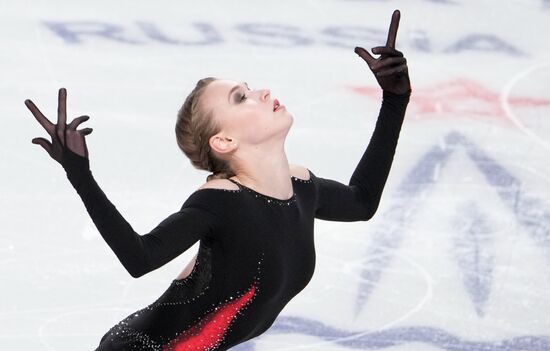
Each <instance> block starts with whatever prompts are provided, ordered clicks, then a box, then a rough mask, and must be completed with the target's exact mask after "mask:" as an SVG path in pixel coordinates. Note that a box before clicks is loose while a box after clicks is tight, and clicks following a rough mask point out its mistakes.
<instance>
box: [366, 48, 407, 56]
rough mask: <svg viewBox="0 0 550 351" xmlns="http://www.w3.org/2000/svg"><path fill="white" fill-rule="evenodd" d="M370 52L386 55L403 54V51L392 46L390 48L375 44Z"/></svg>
mask: <svg viewBox="0 0 550 351" xmlns="http://www.w3.org/2000/svg"><path fill="white" fill-rule="evenodd" d="M371 50H372V52H373V53H374V54H377V55H382V54H383V55H388V56H403V53H402V52H401V51H399V50H395V49H394V48H390V47H387V46H375V47H373V48H372V49H371Z"/></svg>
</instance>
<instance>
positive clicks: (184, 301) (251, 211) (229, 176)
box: [25, 10, 411, 350]
mask: <svg viewBox="0 0 550 351" xmlns="http://www.w3.org/2000/svg"><path fill="white" fill-rule="evenodd" d="M399 16H400V14H399V11H398V10H396V11H394V13H393V16H392V21H391V24H390V29H389V34H388V40H387V43H386V46H381V47H376V48H373V53H376V54H381V57H380V58H378V59H375V58H374V57H372V56H371V55H370V54H369V53H368V52H367V51H366V50H364V49H363V48H359V47H356V48H355V52H356V53H357V54H358V55H359V56H360V57H362V58H363V59H364V60H365V61H366V62H367V63H368V65H369V67H370V69H371V70H372V71H373V72H374V74H375V77H376V79H377V80H378V83H379V84H380V86H381V88H382V89H383V102H382V107H381V109H380V115H379V117H378V121H377V122H376V128H375V130H374V132H373V135H372V138H371V140H370V142H369V145H368V147H367V149H366V151H365V153H364V155H363V157H362V158H361V160H360V162H359V164H358V166H357V168H356V170H355V171H354V173H353V175H352V177H351V181H350V184H349V185H344V184H342V183H339V182H336V181H334V180H330V179H324V178H320V177H316V176H315V174H313V172H311V171H310V170H309V169H307V168H305V167H302V166H298V165H289V164H288V161H287V158H286V155H285V152H284V141H285V137H286V135H287V133H288V131H289V129H290V126H291V125H292V121H293V117H292V115H291V114H290V113H289V112H288V111H287V110H286V108H285V107H284V106H282V105H281V106H279V103H278V100H276V99H274V98H273V97H271V94H270V92H269V90H255V91H250V90H249V89H247V87H246V88H245V86H244V85H243V84H239V83H236V82H233V81H229V80H222V79H215V78H205V79H202V80H200V81H199V82H198V83H197V86H196V87H195V89H194V90H193V91H192V92H191V94H190V95H189V96H188V97H187V99H186V101H185V103H184V104H183V106H182V108H181V109H180V111H179V113H178V119H177V123H176V137H177V141H178V145H179V147H180V148H181V149H182V151H183V152H184V153H185V154H186V155H187V156H188V157H189V158H190V160H191V162H192V164H193V165H194V166H195V167H196V168H199V169H205V170H209V171H212V172H214V173H213V174H212V175H210V176H209V177H208V179H207V182H206V183H205V184H204V185H202V186H201V187H200V188H199V189H197V190H196V191H195V192H193V193H192V194H191V195H190V196H189V198H188V199H187V200H186V201H185V203H184V204H183V206H182V207H181V209H180V210H179V211H178V212H176V213H173V214H172V215H170V216H168V217H167V218H166V219H165V220H163V221H162V222H161V223H160V224H159V225H158V226H157V227H156V228H154V229H153V230H152V231H151V232H150V233H148V234H145V235H139V234H137V233H136V232H135V231H134V230H133V229H132V227H131V226H130V224H128V222H126V220H125V219H124V218H123V217H122V216H121V215H120V213H119V212H118V211H117V209H116V208H115V206H114V205H113V204H112V203H111V202H110V201H109V200H108V199H107V197H106V196H105V194H104V193H103V192H102V190H101V189H100V187H99V186H98V185H97V183H96V182H95V180H94V178H93V176H92V173H91V171H90V169H89V160H88V151H87V147H86V143H85V139H84V136H85V135H88V134H90V133H91V132H92V129H91V128H84V129H82V130H77V129H76V128H77V127H78V125H79V124H81V123H82V122H84V121H86V120H87V119H88V118H89V117H88V116H81V117H78V118H75V119H74V120H73V121H72V122H71V123H69V124H68V125H66V112H65V111H66V91H65V89H60V91H59V101H58V104H59V105H58V122H57V124H53V123H51V122H50V121H49V120H48V119H47V118H46V117H45V116H44V115H43V114H42V113H41V112H40V111H39V110H38V108H37V107H36V106H35V105H34V104H33V103H32V102H31V101H30V100H26V101H25V104H26V105H27V107H28V108H29V109H30V110H31V112H32V114H33V115H34V116H35V117H36V119H37V120H38V122H39V123H40V124H41V125H42V126H43V127H44V128H45V129H46V131H47V132H48V134H49V135H50V136H51V137H52V142H51V143H50V142H49V141H47V140H46V139H44V138H35V139H33V141H32V142H33V143H35V144H39V145H41V146H42V147H43V148H44V149H45V150H46V151H47V152H48V153H49V155H50V156H51V157H52V158H54V159H55V160H56V161H58V162H59V163H60V164H61V165H62V166H63V167H64V169H65V171H66V172H67V177H68V179H69V181H70V182H71V184H72V185H73V186H74V188H75V189H76V191H77V192H78V194H79V195H80V197H81V198H82V201H83V202H84V205H85V206H86V209H87V211H88V213H89V214H90V216H91V218H92V220H93V221H94V223H95V225H96V226H97V228H98V230H99V232H100V234H101V235H102V237H103V238H104V239H105V241H106V242H107V244H108V245H109V246H110V247H111V249H112V250H113V251H114V252H115V254H116V255H117V257H118V258H119V260H120V262H121V263H122V264H123V265H124V267H125V268H126V269H127V270H128V272H129V273H130V274H131V275H132V277H135V278H137V277H140V276H142V275H144V274H146V273H148V272H150V271H152V270H155V269H157V268H158V267H161V266H162V265H164V264H166V263H167V262H169V261H171V260H172V259H174V258H175V257H177V256H179V255H180V254H181V253H183V252H185V251H186V250H187V249H188V248H189V247H191V246H192V245H193V244H195V243H196V242H197V241H200V245H199V251H198V254H197V256H196V261H195V262H191V263H190V265H189V266H188V267H187V268H186V269H185V270H184V272H182V274H181V275H180V276H179V277H178V278H177V279H174V280H173V281H172V282H171V284H170V286H169V287H168V289H167V290H166V291H165V292H164V293H163V294H162V295H161V296H160V297H159V298H158V299H157V300H156V301H155V302H153V303H152V304H150V305H149V306H147V307H145V308H143V309H141V310H139V311H137V312H135V313H132V314H131V315H129V316H127V317H126V318H125V319H123V320H122V321H120V322H119V323H118V324H116V325H115V326H113V327H112V328H111V329H110V330H109V331H108V332H107V333H106V334H105V335H104V336H103V338H102V339H101V342H100V344H99V346H98V348H97V350H184V349H185V350H227V349H228V348H230V347H232V346H235V345H237V344H240V343H242V342H244V341H246V340H249V339H251V338H253V337H256V336H258V335H260V334H262V333H263V332H264V331H266V330H267V329H268V328H269V327H270V326H271V325H272V323H273V322H274V320H275V319H276V317H277V315H278V314H279V313H280V311H281V310H282V309H283V307H284V306H285V305H286V304H287V303H288V302H289V301H290V300H291V299H292V298H293V297H294V296H295V295H296V294H298V293H299V292H300V291H301V290H302V289H303V288H304V287H305V286H306V285H307V284H308V282H309V281H310V279H311V277H312V275H313V271H314V267H315V250H314V246H313V223H314V218H321V219H324V220H333V221H366V220H368V219H370V218H371V217H372V216H373V215H374V213H375V211H376V209H377V207H378V204H379V201H380V197H381V195H382V190H383V188H384V184H385V182H386V178H387V176H388V173H389V170H390V166H391V163H392V160H393V155H394V152H395V148H396V145H397V140H398V136H399V131H400V129H401V125H402V122H403V118H404V115H405V110H406V106H407V104H408V101H409V97H410V93H411V88H410V81H409V77H408V69H407V64H406V60H405V58H404V57H403V54H402V53H401V52H399V51H397V50H395V38H396V34H397V28H398V23H399Z"/></svg>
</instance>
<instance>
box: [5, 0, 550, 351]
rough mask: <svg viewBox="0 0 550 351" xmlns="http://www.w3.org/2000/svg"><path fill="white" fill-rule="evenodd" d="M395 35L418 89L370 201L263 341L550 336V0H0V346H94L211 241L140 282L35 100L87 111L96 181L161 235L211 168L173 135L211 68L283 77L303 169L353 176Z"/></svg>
mask: <svg viewBox="0 0 550 351" xmlns="http://www.w3.org/2000/svg"><path fill="white" fill-rule="evenodd" d="M395 9H399V10H400V11H401V21H400V25H399V31H398V34H397V42H396V49H397V50H400V51H402V52H403V53H404V56H405V57H406V58H407V63H408V67H409V75H410V79H411V82H412V90H413V91H412V96H411V100H410V104H409V106H408V108H407V114H406V117H405V121H404V125H403V128H402V131H401V136H400V139H399V144H398V147H397V151H396V155H395V158H394V163H393V166H392V169H391V172H390V176H389V178H388V180H387V183H386V187H385V190H384V194H383V195H382V200H381V203H380V206H379V208H378V211H377V213H376V215H375V216H374V217H373V218H372V219H371V220H370V221H366V222H352V223H346V222H330V221H322V220H316V221H315V248H316V255H317V256H316V258H317V260H316V269H315V274H314V276H313V278H312V280H311V282H310V283H309V285H308V286H307V287H306V288H305V289H304V290H303V291H302V292H301V293H300V294H299V295H297V296H296V297H295V298H294V299H293V300H292V301H291V302H290V303H289V304H288V305H287V306H286V307H285V309H284V310H283V311H282V313H281V314H280V316H279V317H278V319H277V320H276V321H275V323H274V324H273V326H272V327H271V328H270V329H269V330H268V331H267V332H266V333H265V334H263V335H261V336H260V337H258V338H256V339H253V340H251V341H249V342H246V343H243V344H241V345H239V346H237V347H235V348H233V349H234V350H238V351H252V350H261V351H264V350H270V351H272V350H323V351H324V350H327V351H328V350H331V351H333V350H334V351H340V350H384V351H405V350H406V351H409V350H412V351H416V350H422V351H432V350H452V351H457V350H484V351H497V350H498V351H520V350H529V351H541V350H550V93H549V88H550V85H549V83H548V82H549V81H550V40H549V39H548V38H550V24H549V23H550V1H548V0H544V1H543V0H507V1H497V0H492V1H488V0H482V1H465V0H408V1H384V0H376V1H375V0H373V1H364V0H319V1H284V0H279V1H270V2H264V1H244V0H239V1H231V2H229V1H228V2H222V1H219V2H215V1H166V0H160V1H128V0H125V1H106V0H96V1H89V2H83V1H61V0H54V1H15V0H0V38H1V49H0V77H1V81H0V99H1V100H0V101H1V103H0V116H1V121H2V123H1V126H2V128H1V138H0V142H1V147H0V155H1V158H2V162H1V165H2V166H1V167H2V172H1V182H0V209H1V211H0V221H1V226H2V234H1V235H0V252H1V257H0V263H1V264H0V271H1V274H0V276H1V279H2V280H1V289H0V350H48V351H54V350H55V351H75V350H93V349H95V347H97V345H98V343H99V340H100V338H101V336H102V335H103V334H104V333H105V332H106V331H107V330H108V329H109V328H111V326H113V325H114V324H116V323H117V322H118V321H119V320H121V319H122V318H124V317H125V316H126V315H128V314H129V313H131V312H133V311H136V310H138V309H140V308H143V307H144V306H146V305H148V304H149V303H151V302H152V301H154V300H155V299H156V298H157V297H158V296H159V295H160V294H161V293H162V292H164V291H165V290H166V288H167V286H168V285H169V284H170V282H171V280H172V279H174V278H175V277H176V276H177V275H178V274H179V273H180V272H181V271H182V270H183V268H184V267H185V266H186V265H187V263H188V262H189V260H190V259H191V258H192V257H193V256H194V255H195V254H196V252H197V250H198V243H197V244H196V245H195V246H193V247H192V248H191V249H190V250H188V251H187V252H185V253H184V254H182V255H181V256H179V257H178V258H176V259H175V260H173V261H171V262H170V263H168V264H166V265H165V266H163V267H162V268H160V269H157V270H155V271H153V272H151V273H149V274H146V275H145V276H143V277H141V278H139V279H135V278H132V277H131V276H130V275H129V274H128V272H127V271H126V270H125V269H124V267H123V266H122V265H121V264H120V262H119V261H118V259H117V258H116V256H115V255H114V253H113V252H112V251H111V250H110V248H109V247H108V246H107V244H106V243H105V241H104V240H103V238H102V237H101V236H100V235H99V233H98V232H97V229H96V228H95V226H94V224H93V222H92V221H91V219H90V218H89V216H88V214H87V212H86V209H85V207H84V205H83V204H82V202H81V200H80V198H79V197H78V195H77V193H76V191H75V190H74V188H73V187H72V186H71V184H70V183H69V181H68V180H67V178H66V176H65V172H64V170H63V169H62V167H61V166H60V165H59V164H58V163H56V162H55V161H54V160H52V159H51V158H50V157H49V156H48V155H47V153H46V152H45V151H44V150H43V149H42V148H41V147H40V146H39V145H35V144H32V143H31V139H32V138H35V137H40V136H41V137H47V134H46V132H45V131H44V130H43V128H42V127H41V126H40V125H39V124H38V123H37V121H36V120H35V119H34V117H33V116H32V115H31V114H30V112H29V111H28V110H27V108H26V107H25V105H24V100H25V99H28V98H29V99H32V100H33V101H34V102H35V103H36V104H37V106H38V107H39V108H41V110H42V111H43V112H44V113H45V114H46V115H47V116H48V117H49V118H50V119H51V120H55V118H56V117H55V116H56V115H55V114H56V108H57V90H58V89H59V88H60V87H65V88H67V91H68V100H67V101H68V102H67V105H68V119H69V120H72V119H73V118H75V117H77V116H80V115H89V116H90V117H91V118H90V120H89V121H87V122H85V123H84V124H83V125H82V126H83V127H91V128H93V129H94V131H93V133H92V134H91V135H89V136H87V137H86V140H87V145H88V150H89V154H90V156H89V157H90V167H91V169H92V172H93V174H94V177H95V179H96V180H97V182H98V184H99V185H100V186H101V187H102V189H103V191H104V192H105V193H106V194H107V196H108V197H109V199H110V200H111V201H112V202H113V203H114V204H115V205H116V207H117V209H118V210H119V211H120V212H121V213H122V214H123V215H124V217H125V218H126V220H127V221H128V222H129V223H131V225H132V227H133V228H134V229H135V230H136V231H137V232H138V233H147V232H149V231H150V230H151V229H153V228H154V227H155V226H156V225H157V224H158V223H159V222H160V221H161V220H163V219H164V218H165V217H167V216H168V215H169V214H171V213H173V212H175V211H177V210H178V209H179V208H180V206H181V204H182V203H183V202H184V201H185V199H187V197H188V196H189V195H190V194H191V193H192V192H193V191H195V190H196V189H197V188H198V187H199V186H200V185H202V184H203V183H204V182H205V181H206V176H207V175H208V174H209V172H206V171H200V170H197V169H195V168H193V167H192V165H191V164H190V162H189V161H188V159H187V158H186V157H185V155H183V153H181V151H180V150H179V149H178V147H177V145H176V138H175V135H174V125H175V121H176V119H175V118H176V113H177V111H178V109H179V107H180V106H181V104H182V103H183V101H184V98H185V97H186V96H187V94H188V93H189V92H190V91H191V89H192V88H193V87H194V85H195V83H196V82H197V80H199V79H201V78H203V77H207V76H215V77H220V78H226V79H232V80H238V81H246V82H248V85H249V86H250V87H251V88H252V89H259V88H269V89H271V93H272V96H274V97H276V98H277V99H279V100H280V101H281V102H282V103H283V104H284V105H285V106H286V108H287V110H288V111H289V112H290V113H291V114H292V115H293V117H294V122H293V126H292V129H291V131H290V132H289V134H288V137H287V140H286V152H287V156H288V159H289V161H290V163H294V164H300V165H303V166H305V167H307V168H309V169H310V170H311V171H312V172H314V173H315V174H316V175H318V176H320V177H323V178H330V179H334V180H337V181H339V182H342V183H345V184H348V182H349V180H350V177H351V174H352V173H353V171H354V169H355V167H356V165H357V163H358V162H359V160H360V157H361V155H362V154H363V152H364V150H365V148H366V146H367V144H368V142H369V140H370V136H371V133H372V131H373V129H374V126H375V122H376V119H377V116H378V111H379V109H380V105H381V98H382V91H381V89H380V87H379V86H378V83H377V82H376V79H375V78H374V75H373V74H372V72H371V71H370V70H369V68H368V66H367V64H366V63H365V62H364V61H363V60H362V59H361V58H360V57H358V56H357V55H356V54H355V53H354V52H353V48H354V47H355V46H362V47H364V48H365V49H367V50H370V48H372V47H374V46H379V45H384V44H385V42H386V36H387V31H388V27H389V23H390V19H391V15H392V12H393V10H395Z"/></svg>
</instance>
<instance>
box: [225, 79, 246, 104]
mask: <svg viewBox="0 0 550 351" xmlns="http://www.w3.org/2000/svg"><path fill="white" fill-rule="evenodd" d="M241 84H244V85H246V87H247V88H248V83H247V82H241ZM239 87H240V85H235V86H234V87H233V88H231V90H229V95H228V96H227V101H229V103H231V100H230V99H231V94H233V92H234V91H235V90H237V89H239ZM248 89H250V88H248Z"/></svg>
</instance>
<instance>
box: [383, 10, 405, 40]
mask: <svg viewBox="0 0 550 351" xmlns="http://www.w3.org/2000/svg"><path fill="white" fill-rule="evenodd" d="M400 17H401V13H400V12H399V10H395V11H393V14H392V16H391V23H390V30H389V31H388V40H387V41H386V46H389V47H391V48H394V47H395V38H396V37H397V28H398V27H399V18H400Z"/></svg>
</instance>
